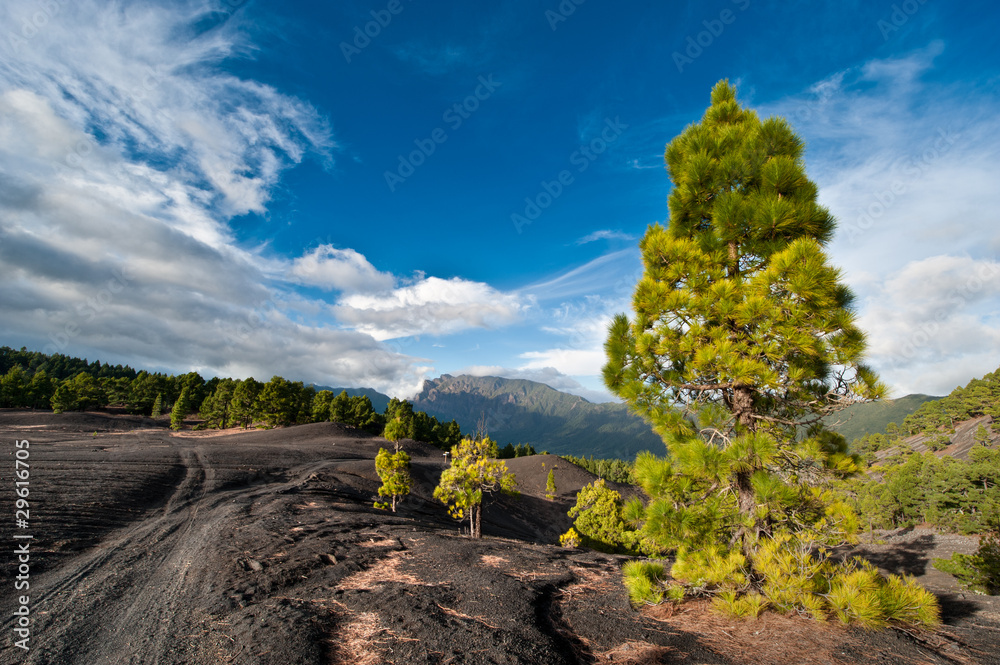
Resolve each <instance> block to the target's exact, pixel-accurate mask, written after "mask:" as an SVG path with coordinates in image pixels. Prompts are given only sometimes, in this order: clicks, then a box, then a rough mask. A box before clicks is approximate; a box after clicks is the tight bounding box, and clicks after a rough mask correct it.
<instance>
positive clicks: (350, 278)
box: [289, 245, 395, 293]
mask: <svg viewBox="0 0 1000 665" xmlns="http://www.w3.org/2000/svg"><path fill="white" fill-rule="evenodd" d="M289 274H290V275H291V276H292V277H294V278H297V279H298V280H299V281H300V282H301V283H303V284H309V285H312V286H319V287H322V288H324V289H336V290H338V291H349V292H361V293H366V292H371V291H385V290H387V289H391V288H392V286H393V285H394V283H395V279H394V278H393V276H392V275H391V274H389V273H384V272H379V271H378V270H377V269H376V268H375V266H373V265H372V264H371V263H370V262H369V261H368V259H366V258H365V257H364V256H363V255H361V254H359V253H358V252H356V251H355V250H353V249H337V248H335V247H333V246H332V245H320V246H319V247H317V248H316V249H314V250H313V251H311V252H309V253H307V254H304V255H303V256H300V257H299V258H297V259H295V261H294V262H293V263H292V267H291V270H290V271H289Z"/></svg>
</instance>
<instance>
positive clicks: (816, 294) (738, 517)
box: [604, 81, 885, 607]
mask: <svg viewBox="0 0 1000 665" xmlns="http://www.w3.org/2000/svg"><path fill="white" fill-rule="evenodd" d="M802 152H803V143H802V141H801V139H799V138H798V137H797V136H796V135H795V133H794V132H793V131H792V129H791V128H790V127H789V125H788V123H787V122H786V121H785V120H783V119H781V118H768V119H766V120H761V119H760V118H759V117H758V115H757V114H756V113H755V112H754V111H752V110H749V109H745V108H743V107H741V106H740V105H739V103H738V102H737V100H736V91H735V89H734V88H733V87H732V86H730V85H729V83H728V82H727V81H722V82H720V83H718V84H717V85H716V86H715V88H714V89H713V91H712V102H711V106H710V107H709V108H708V110H707V111H706V112H705V115H704V117H703V118H702V120H701V122H699V123H696V124H693V125H690V126H689V127H687V128H686V129H685V130H684V132H683V133H682V134H680V135H679V136H678V137H676V138H675V139H674V140H673V141H671V142H670V144H669V145H668V146H667V149H666V155H665V156H666V163H667V171H668V173H669V175H670V178H671V180H672V181H673V185H674V186H673V191H672V192H671V194H670V198H669V209H670V221H669V224H668V225H667V226H666V227H664V226H661V225H659V224H654V225H652V226H650V227H649V229H648V230H647V232H646V235H645V237H644V238H643V239H642V242H641V244H640V249H641V251H642V257H643V263H644V267H645V271H644V274H643V276H642V278H641V279H640V281H639V283H638V284H637V286H636V289H635V294H634V297H633V301H632V306H633V310H634V315H635V316H634V319H632V320H630V319H629V318H628V317H627V316H626V315H624V314H622V315H619V316H618V317H616V319H615V320H614V322H613V324H612V326H611V329H610V331H609V338H608V341H607V343H606V345H605V347H606V350H607V353H608V363H607V365H606V366H605V368H604V377H605V382H606V384H607V385H608V387H609V388H610V389H611V390H612V391H613V392H614V393H615V394H617V395H619V396H620V397H622V398H623V399H624V400H625V401H626V402H627V403H628V404H629V405H630V406H631V407H632V408H633V409H634V410H636V411H637V412H638V413H640V414H641V415H643V416H645V417H646V418H648V419H649V420H650V422H651V423H652V424H653V426H654V429H655V430H656V431H657V433H659V434H660V435H661V436H662V437H663V438H664V440H665V442H666V443H667V447H668V449H669V452H670V456H669V458H666V459H656V458H653V457H652V456H642V457H640V459H639V460H637V470H636V471H637V475H638V477H639V481H640V484H641V485H642V486H643V487H644V489H645V490H646V492H647V494H649V495H650V497H651V501H650V503H649V505H648V506H647V508H646V510H645V511H644V512H643V513H642V514H632V518H633V519H634V521H636V522H641V523H643V525H644V526H643V529H644V532H645V533H646V535H647V536H649V537H651V538H653V539H654V540H655V541H656V542H658V543H661V544H663V545H666V546H669V547H677V548H679V549H678V565H677V566H675V570H674V574H675V576H677V577H682V578H685V577H686V578H687V581H688V582H690V586H692V587H695V588H705V587H706V585H707V586H709V587H711V586H712V585H713V584H714V585H716V586H718V588H720V589H729V590H730V591H732V590H739V592H740V593H743V592H745V591H746V590H747V589H761V588H764V587H765V586H766V585H767V584H768V583H769V573H775V570H774V563H775V562H774V555H775V552H778V551H779V550H781V549H782V548H785V549H788V548H795V549H798V550H799V552H800V553H801V554H802V557H803V558H802V559H800V561H801V562H802V565H804V566H806V568H809V566H811V565H812V564H806V561H807V560H808V559H809V550H810V548H812V547H814V546H815V545H821V544H835V543H837V542H840V541H841V540H842V539H844V538H846V537H849V534H850V531H851V530H852V529H853V528H854V522H855V520H854V519H853V515H852V514H851V513H850V511H849V509H847V507H846V505H845V504H843V502H838V501H836V500H834V498H833V497H832V496H831V495H830V494H828V493H827V494H824V493H823V492H822V491H820V490H818V489H816V488H815V487H814V485H815V484H816V483H815V482H814V481H817V480H819V479H820V478H821V477H822V476H823V475H824V474H825V473H826V472H829V471H834V472H840V473H851V472H853V471H854V470H855V469H856V467H855V464H854V459H853V458H852V457H851V456H850V455H848V454H847V451H846V444H845V442H844V441H843V439H842V437H839V436H837V435H834V434H832V433H830V432H826V431H824V430H823V427H822V422H821V421H820V418H821V417H822V416H824V415H826V414H828V413H830V412H831V411H833V410H835V409H837V408H838V407H841V406H844V405H846V404H848V403H851V402H853V401H856V400H863V399H872V398H877V397H880V396H882V395H883V394H884V392H885V388H884V386H883V385H882V384H881V383H880V382H879V381H878V379H877V377H876V376H875V374H874V373H873V372H872V371H871V370H870V369H868V368H867V367H866V366H865V365H864V364H863V363H862V355H863V352H864V350H865V338H864V334H863V333H862V332H861V330H859V329H858V328H857V326H856V325H855V323H854V317H853V314H852V311H851V301H852V296H851V293H850V291H849V290H848V288H847V287H846V286H845V285H844V284H843V283H842V282H841V280H840V274H839V272H838V271H837V270H836V269H835V268H834V267H832V266H831V265H830V263H829V261H828V259H827V257H826V255H825V254H824V252H823V246H824V245H825V244H826V243H827V242H828V241H829V240H830V238H831V237H832V235H833V232H834V227H835V221H834V219H833V217H832V216H831V214H830V213H829V211H828V210H826V209H825V208H823V207H822V206H820V205H819V204H818V203H817V200H816V199H817V188H816V185H815V184H813V183H812V182H811V181H810V180H809V179H808V178H807V177H806V174H805V168H804V163H803V160H802ZM788 539H790V540H788ZM775 543H784V544H787V547H786V546H785V545H782V546H781V547H776V546H775ZM800 570H801V569H800ZM786 572H788V571H786ZM775 574H776V573H775ZM774 576H775V575H770V577H771V578H774ZM779 577H780V575H779ZM826 591H829V589H826ZM822 593H824V591H822V590H813V593H807V594H806V596H809V598H806V597H805V596H803V598H806V599H805V601H804V604H805V605H806V607H811V606H810V605H809V604H810V603H815V602H817V601H816V598H819V594H822ZM801 600H802V598H799V599H798V601H796V602H791V603H789V604H790V605H798V606H802V605H803V602H799V601H801Z"/></svg>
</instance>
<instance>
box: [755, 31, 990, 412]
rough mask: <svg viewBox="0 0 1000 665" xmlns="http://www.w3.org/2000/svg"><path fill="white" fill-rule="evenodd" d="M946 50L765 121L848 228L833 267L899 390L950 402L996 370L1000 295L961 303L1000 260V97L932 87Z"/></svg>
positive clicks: (932, 49) (861, 75)
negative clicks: (794, 138) (798, 149)
mask: <svg viewBox="0 0 1000 665" xmlns="http://www.w3.org/2000/svg"><path fill="white" fill-rule="evenodd" d="M943 48H944V46H943V45H942V44H941V43H939V42H935V43H932V44H930V45H929V46H927V47H926V48H924V49H921V50H918V51H915V52H913V53H910V54H908V55H904V56H902V57H897V58H889V59H884V60H872V61H870V62H868V63H865V64H864V65H862V66H860V67H857V68H852V69H849V70H845V71H842V72H837V73H836V74H834V75H831V76H829V77H828V78H827V79H825V80H823V81H820V82H818V83H816V84H815V85H813V86H811V87H810V89H809V90H808V91H806V92H804V93H803V94H801V95H796V96H793V97H790V98H787V99H783V100H780V101H779V102H777V103H775V104H772V105H769V106H767V107H765V108H764V109H763V111H764V112H763V114H762V115H770V114H776V115H780V116H783V117H785V118H787V119H788V120H789V121H790V122H791V123H792V125H793V127H794V128H795V129H796V131H797V132H798V133H799V134H800V135H801V136H802V137H803V138H804V139H805V141H806V143H807V146H808V149H807V152H806V155H805V160H806V167H807V169H808V171H809V173H810V176H811V177H812V178H813V179H814V180H815V181H816V182H817V184H818V185H819V187H820V202H821V203H822V204H823V205H826V206H827V207H829V208H830V210H831V212H832V213H833V214H834V215H835V216H836V217H837V218H838V220H839V226H838V231H837V235H836V237H835V238H834V240H833V242H832V243H831V244H830V254H831V258H832V261H833V263H834V264H836V265H838V266H840V267H841V268H843V270H844V276H845V279H846V281H847V282H848V283H849V284H850V285H851V287H852V288H853V289H854V291H855V293H856V294H857V295H858V305H859V319H860V322H861V324H862V327H863V328H865V329H866V330H867V332H868V339H869V348H870V354H869V355H870V358H871V362H872V364H873V366H874V367H875V368H876V369H877V370H879V372H880V374H881V376H882V379H883V380H885V381H886V382H888V383H889V384H890V386H892V388H893V389H894V392H895V393H896V394H906V393H908V392H922V393H928V394H946V393H947V392H949V391H950V390H951V389H953V388H954V387H955V385H957V384H959V383H961V384H964V383H967V382H968V381H969V379H971V378H973V377H977V376H982V375H983V374H985V373H987V372H991V371H993V370H994V369H996V367H997V365H998V358H997V355H996V353H995V352H990V351H989V350H988V349H987V346H988V345H990V344H992V348H993V349H996V348H997V343H996V341H997V339H998V335H1000V321H998V319H997V316H996V312H997V311H1000V294H998V293H997V292H996V290H993V289H987V288H983V289H982V290H980V291H978V292H977V293H976V294H973V296H974V297H972V299H970V300H967V301H965V300H962V301H960V300H958V299H955V298H953V297H952V296H953V295H954V293H955V292H956V290H957V291H958V292H961V289H962V287H963V285H964V284H966V283H967V282H968V280H973V282H975V280H976V279H977V278H976V275H977V273H978V272H979V271H981V270H983V269H985V268H986V267H988V266H990V265H995V264H996V261H997V257H998V255H1000V213H998V212H997V211H998V210H1000V188H997V187H996V183H995V180H996V178H995V174H996V173H998V172H1000V112H998V111H1000V99H998V96H997V94H996V91H995V89H994V88H993V87H990V86H988V85H986V86H979V85H977V84H975V83H970V82H961V81H952V82H951V83H949V84H947V85H945V84H940V83H934V82H931V77H929V76H926V75H927V74H928V73H929V72H931V71H932V70H933V69H934V68H935V66H936V65H935V59H936V58H937V57H938V56H940V55H941V53H942V52H943ZM928 326H929V327H931V328H935V329H936V331H935V332H934V333H933V334H932V335H931V339H929V340H925V339H924V337H925V335H926V333H927V330H926V327H928ZM914 342H916V348H914V347H913V344H914Z"/></svg>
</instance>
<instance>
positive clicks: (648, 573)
mask: <svg viewBox="0 0 1000 665" xmlns="http://www.w3.org/2000/svg"><path fill="white" fill-rule="evenodd" d="M622 577H623V581H624V583H625V588H626V589H628V597H629V598H630V599H631V600H632V604H633V605H635V606H636V607H639V606H641V605H647V604H648V605H656V604H657V603H660V602H662V601H663V597H664V595H665V593H666V588H665V586H664V578H665V577H666V574H665V573H664V570H663V565H662V564H659V563H653V562H649V561H629V562H627V563H626V564H625V565H624V566H622Z"/></svg>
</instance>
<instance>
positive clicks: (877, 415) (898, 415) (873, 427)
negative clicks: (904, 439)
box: [823, 395, 941, 442]
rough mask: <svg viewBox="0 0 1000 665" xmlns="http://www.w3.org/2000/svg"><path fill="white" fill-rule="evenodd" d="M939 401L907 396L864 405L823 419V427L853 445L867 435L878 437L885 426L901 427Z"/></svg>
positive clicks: (855, 406)
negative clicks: (911, 417) (905, 419)
mask: <svg viewBox="0 0 1000 665" xmlns="http://www.w3.org/2000/svg"><path fill="white" fill-rule="evenodd" d="M939 399H941V398H940V397H933V396H931V395H907V396H905V397H900V398H899V399H887V400H882V401H879V402H864V403H861V404H854V405H852V406H849V407H848V408H846V409H844V410H843V411H840V412H838V413H835V414H833V415H831V416H827V417H826V418H824V419H823V420H824V422H825V423H826V425H827V427H829V428H830V429H832V430H834V431H835V432H837V433H839V434H841V435H843V437H844V438H845V439H847V440H848V442H850V441H854V440H855V439H860V438H861V437H863V436H866V435H868V434H882V433H884V432H885V426H886V425H888V424H889V423H901V422H903V419H904V418H906V417H907V416H909V415H910V414H911V413H913V412H914V411H916V410H917V409H919V408H920V407H921V406H922V405H923V404H924V403H926V402H932V401H935V400H939Z"/></svg>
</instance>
